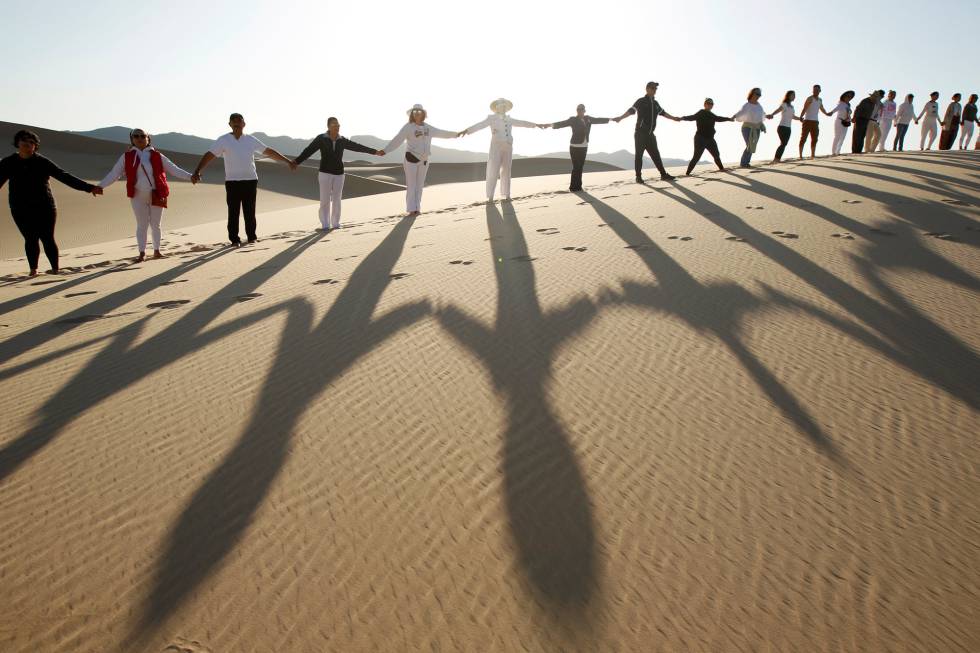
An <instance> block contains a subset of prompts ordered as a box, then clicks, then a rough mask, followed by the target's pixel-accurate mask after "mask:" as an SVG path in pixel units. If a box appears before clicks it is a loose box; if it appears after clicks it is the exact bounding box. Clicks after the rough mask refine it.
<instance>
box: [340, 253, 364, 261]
mask: <svg viewBox="0 0 980 653" xmlns="http://www.w3.org/2000/svg"><path fill="white" fill-rule="evenodd" d="M358 256H360V254H353V255H352V256H341V257H340V258H335V259H334V260H335V261H346V260H347V259H349V258H357V257H358Z"/></svg>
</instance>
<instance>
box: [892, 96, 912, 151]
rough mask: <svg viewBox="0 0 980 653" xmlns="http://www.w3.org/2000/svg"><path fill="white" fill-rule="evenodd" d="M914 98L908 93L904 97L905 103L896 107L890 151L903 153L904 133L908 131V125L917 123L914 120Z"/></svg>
mask: <svg viewBox="0 0 980 653" xmlns="http://www.w3.org/2000/svg"><path fill="white" fill-rule="evenodd" d="M914 99H915V96H914V95H912V94H911V93H909V94H908V95H906V96H905V102H902V103H901V104H900V105H898V110H897V111H896V113H895V142H894V143H892V150H895V151H897V152H903V151H904V150H905V132H907V131H908V130H909V123H911V122H918V121H916V120H915V107H914V106H912V100H914Z"/></svg>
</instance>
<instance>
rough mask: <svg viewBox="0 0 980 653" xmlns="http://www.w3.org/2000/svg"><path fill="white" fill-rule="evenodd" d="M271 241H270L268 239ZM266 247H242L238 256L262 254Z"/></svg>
mask: <svg viewBox="0 0 980 653" xmlns="http://www.w3.org/2000/svg"><path fill="white" fill-rule="evenodd" d="M270 240H271V239H270ZM267 249H269V248H268V247H243V248H242V249H240V250H238V253H239V254H251V253H252V252H264V251H265V250H267Z"/></svg>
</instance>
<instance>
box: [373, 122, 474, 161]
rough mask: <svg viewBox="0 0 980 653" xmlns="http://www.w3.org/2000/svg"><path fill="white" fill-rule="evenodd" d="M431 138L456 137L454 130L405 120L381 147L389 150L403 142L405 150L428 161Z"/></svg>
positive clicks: (419, 158)
mask: <svg viewBox="0 0 980 653" xmlns="http://www.w3.org/2000/svg"><path fill="white" fill-rule="evenodd" d="M433 138H456V132H451V131H446V130H445V129H437V128H435V127H433V126H432V125H430V124H428V123H425V122H423V123H422V124H421V125H416V124H415V123H414V122H407V123H405V126H404V127H402V128H401V129H400V130H399V132H398V133H397V134H395V137H394V138H393V139H391V142H390V143H388V144H387V145H385V146H384V147H383V148H382V149H383V150H384V151H385V152H391V151H392V150H394V149H395V148H397V147H398V146H399V145H401V144H402V142H404V143H405V151H406V152H409V153H411V155H412V156H414V157H415V158H416V159H418V160H419V161H428V160H429V155H430V154H432V139H433Z"/></svg>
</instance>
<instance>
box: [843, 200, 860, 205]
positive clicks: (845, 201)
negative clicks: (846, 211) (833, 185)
mask: <svg viewBox="0 0 980 653" xmlns="http://www.w3.org/2000/svg"><path fill="white" fill-rule="evenodd" d="M860 203H861V200H844V204H860Z"/></svg>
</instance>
